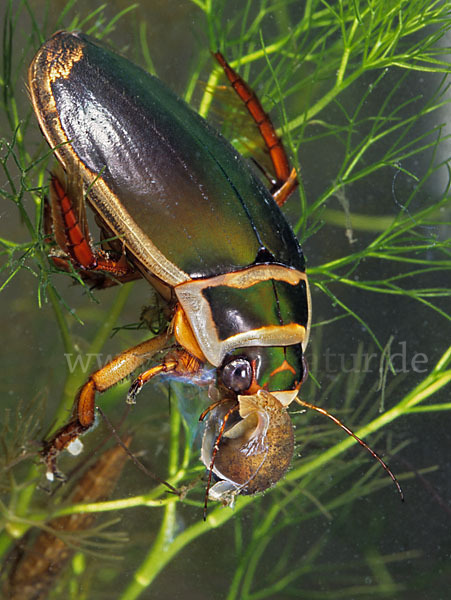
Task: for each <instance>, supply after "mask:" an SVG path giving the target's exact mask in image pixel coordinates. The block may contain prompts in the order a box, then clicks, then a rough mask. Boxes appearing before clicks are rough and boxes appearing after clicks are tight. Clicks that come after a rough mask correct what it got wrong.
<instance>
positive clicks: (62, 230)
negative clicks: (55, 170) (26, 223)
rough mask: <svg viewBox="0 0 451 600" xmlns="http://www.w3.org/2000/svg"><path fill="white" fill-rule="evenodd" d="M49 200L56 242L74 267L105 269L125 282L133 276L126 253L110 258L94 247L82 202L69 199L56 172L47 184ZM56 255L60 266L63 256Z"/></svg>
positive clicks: (57, 263) (80, 269)
mask: <svg viewBox="0 0 451 600" xmlns="http://www.w3.org/2000/svg"><path fill="white" fill-rule="evenodd" d="M68 187H70V185H68ZM75 194H76V196H78V195H80V194H82V191H81V190H77V191H76V193H75ZM50 201H51V209H52V221H53V229H54V233H55V239H56V242H57V244H58V246H59V247H60V248H61V250H63V252H64V253H65V254H66V255H68V256H69V258H70V261H71V262H72V264H73V265H74V267H75V268H76V269H77V270H79V271H81V272H82V273H83V272H84V271H101V272H107V273H110V274H111V275H114V276H116V277H118V278H119V279H120V278H126V279H125V280H126V281H130V276H132V278H134V277H133V276H134V275H135V270H134V269H133V268H132V267H130V266H129V264H128V262H127V259H126V257H125V254H122V256H120V258H119V260H116V259H113V258H110V257H109V256H108V255H107V254H106V253H105V252H103V251H97V252H96V251H94V250H93V248H92V247H91V243H90V242H89V230H88V226H87V222H86V217H85V214H84V203H83V202H82V200H81V199H79V198H77V200H76V201H72V199H71V197H70V194H69V192H68V191H67V190H66V189H65V187H64V186H63V184H62V183H61V181H60V179H59V177H58V176H57V175H55V174H53V175H52V179H51V183H50ZM77 206H78V210H77ZM56 258H57V261H55V264H56V265H57V266H61V261H62V260H63V259H61V258H59V257H56ZM63 268H64V267H63Z"/></svg>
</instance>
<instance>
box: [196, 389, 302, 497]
mask: <svg viewBox="0 0 451 600" xmlns="http://www.w3.org/2000/svg"><path fill="white" fill-rule="evenodd" d="M236 403H238V405H239V407H238V410H236V411H234V412H233V413H231V414H230V416H229V418H228V420H227V424H226V427H225V430H224V433H223V435H222V438H221V440H220V442H219V449H218V452H217V454H216V457H215V461H214V465H213V474H214V476H215V477H216V478H217V479H219V481H218V483H216V484H215V485H214V486H213V487H212V488H211V489H210V493H209V497H210V499H211V500H221V501H223V502H227V503H229V504H230V503H231V502H233V498H234V496H235V495H237V494H256V493H258V492H263V491H264V490H266V489H268V488H270V487H271V486H273V485H274V484H276V483H277V482H278V481H279V480H280V479H281V478H282V477H283V475H284V474H285V473H286V471H287V469H288V467H289V465H290V462H291V459H292V456H293V451H294V434H293V426H292V424H291V419H290V417H289V415H288V413H287V411H286V408H285V406H284V405H283V404H282V403H281V402H280V401H279V400H278V399H277V398H276V397H275V395H274V394H271V393H269V392H267V391H265V390H262V389H261V390H259V391H258V392H257V394H255V395H249V396H238V399H237V400H227V401H225V402H223V403H221V404H220V405H219V406H218V407H217V408H215V409H213V410H212V411H211V412H210V414H209V416H208V420H207V424H206V428H205V432H204V436H203V441H202V455H201V457H202V461H203V463H204V464H205V466H206V467H207V468H208V469H209V468H210V465H211V459H212V454H213V449H214V446H215V443H216V440H217V437H218V434H219V431H220V429H221V427H222V424H223V422H224V417H225V415H226V414H227V413H228V412H229V411H230V409H232V408H233V407H234V406H236Z"/></svg>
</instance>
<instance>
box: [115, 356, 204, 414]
mask: <svg viewBox="0 0 451 600" xmlns="http://www.w3.org/2000/svg"><path fill="white" fill-rule="evenodd" d="M202 364H203V363H202V361H200V360H199V359H198V358H196V357H195V356H193V355H192V354H190V353H189V352H187V351H186V350H176V351H174V352H172V353H171V354H169V355H168V356H166V357H165V360H164V361H163V362H162V363H161V364H159V365H156V366H155V367H152V368H151V369H148V370H147V371H144V373H141V375H139V376H138V377H137V378H136V379H135V381H134V382H133V383H132V385H131V386H130V389H129V391H128V394H127V402H128V404H135V403H136V396H137V395H138V394H139V392H140V391H141V389H142V387H143V385H145V384H146V383H148V382H149V381H150V380H151V379H153V377H155V375H160V373H172V374H173V375H174V376H175V377H190V376H192V375H193V374H194V373H197V372H198V371H199V369H200V367H201V366H202Z"/></svg>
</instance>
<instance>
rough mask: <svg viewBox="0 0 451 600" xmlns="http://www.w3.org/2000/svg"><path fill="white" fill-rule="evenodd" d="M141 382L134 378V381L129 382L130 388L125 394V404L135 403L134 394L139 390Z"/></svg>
mask: <svg viewBox="0 0 451 600" xmlns="http://www.w3.org/2000/svg"><path fill="white" fill-rule="evenodd" d="M142 386H143V384H142V382H141V381H140V379H139V378H138V379H135V381H134V382H133V383H132V384H131V386H130V389H129V390H128V394H127V404H136V396H137V395H138V394H139V392H140V391H141V388H142Z"/></svg>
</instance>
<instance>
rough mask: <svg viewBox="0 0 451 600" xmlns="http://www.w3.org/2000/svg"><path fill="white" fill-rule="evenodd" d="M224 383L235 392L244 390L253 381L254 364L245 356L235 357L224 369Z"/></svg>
mask: <svg viewBox="0 0 451 600" xmlns="http://www.w3.org/2000/svg"><path fill="white" fill-rule="evenodd" d="M222 381H223V382H224V385H226V386H227V387H228V388H230V389H231V390H233V391H234V392H244V391H245V390H247V389H248V388H250V386H251V383H252V366H251V364H250V362H249V361H248V360H247V359H245V358H235V359H234V360H231V361H230V362H229V363H227V364H226V365H225V367H224V368H223V370H222Z"/></svg>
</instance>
